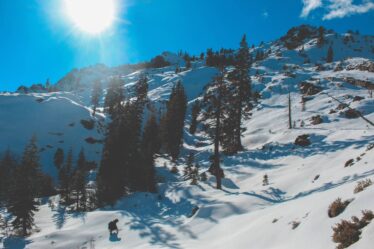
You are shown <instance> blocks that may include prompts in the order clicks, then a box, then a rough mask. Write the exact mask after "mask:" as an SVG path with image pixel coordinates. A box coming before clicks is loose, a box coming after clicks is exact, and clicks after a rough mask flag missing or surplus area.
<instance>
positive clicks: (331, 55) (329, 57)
mask: <svg viewBox="0 0 374 249" xmlns="http://www.w3.org/2000/svg"><path fill="white" fill-rule="evenodd" d="M333 60H334V51H333V50H332V46H330V47H329V49H328V50H327V57H326V62H327V63H331V62H333Z"/></svg>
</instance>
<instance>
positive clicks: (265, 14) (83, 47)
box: [0, 0, 374, 91]
mask: <svg viewBox="0 0 374 249" xmlns="http://www.w3.org/2000/svg"><path fill="white" fill-rule="evenodd" d="M61 1H63V0H9V1H8V0H0V32H1V35H0V91H1V90H15V89H16V88H17V87H18V86H19V85H21V84H24V85H30V84H32V83H38V82H41V83H44V82H45V81H46V79H47V78H50V79H51V81H52V82H53V83H55V82H56V81H57V80H58V79H60V78H61V77H62V76H63V75H65V74H66V73H67V72H69V71H70V70H71V69H73V68H80V67H84V66H88V65H93V64H96V63H105V64H107V65H109V66H113V65H120V64H125V63H135V62H139V61H144V60H148V59H150V58H151V57H153V56H155V55H157V54H159V53H160V52H162V51H178V50H180V49H182V50H185V51H188V52H189V53H191V54H198V53H200V52H202V51H205V50H206V48H209V47H212V48H214V49H219V48H221V47H226V48H236V47H237V46H238V42H239V41H240V38H241V36H242V35H243V33H246V34H247V36H248V41H249V43H250V44H252V43H254V44H258V43H259V42H261V41H270V40H273V39H276V38H278V37H280V36H281V35H283V34H284V33H285V32H286V31H287V30H288V29H289V28H290V27H292V26H296V25H299V24H302V23H306V24H312V25H317V26H319V25H324V26H326V27H327V28H332V29H334V30H336V31H339V32H344V31H346V30H348V29H352V30H359V31H360V32H361V33H363V34H370V35H374V32H373V31H374V27H373V26H374V25H373V24H374V14H373V6H371V5H370V4H372V3H371V2H370V1H367V0H366V1H365V0H362V1H353V0H352V1H351V5H350V6H345V8H346V9H343V13H344V14H342V16H334V12H333V11H334V8H335V9H339V8H342V7H341V6H336V5H333V4H334V3H333V2H334V0H332V1H331V0H326V1H324V0H304V3H307V4H308V3H309V4H311V5H310V6H313V4H315V3H317V5H318V3H319V5H318V7H319V8H316V9H313V8H312V10H311V11H307V14H308V15H305V14H304V16H303V17H301V13H302V11H303V7H307V6H306V5H304V4H303V0H282V1H279V0H230V1H229V0H118V2H119V3H120V4H121V6H122V7H121V14H120V16H119V20H118V21H117V22H116V25H115V26H114V27H113V29H111V30H110V31H108V32H105V33H103V34H101V35H100V36H89V35H86V34H84V33H81V32H77V31H74V30H73V28H72V27H71V23H69V21H68V20H64V18H65V17H64V16H63V15H62V14H61V13H62V12H63V10H62V9H61V7H60V6H61V3H60V2H61ZM129 1H131V2H129ZM336 2H337V1H336ZM348 2H349V1H348ZM360 4H361V5H365V4H366V7H367V8H366V9H365V8H364V9H365V10H364V11H361V12H362V13H356V12H357V11H355V6H357V5H360ZM361 9H362V8H361ZM305 11H306V10H305V9H304V12H305ZM344 11H345V12H344ZM328 14H330V16H328ZM65 19H66V18H65Z"/></svg>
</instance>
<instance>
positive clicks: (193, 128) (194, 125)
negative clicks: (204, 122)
mask: <svg viewBox="0 0 374 249" xmlns="http://www.w3.org/2000/svg"><path fill="white" fill-rule="evenodd" d="M200 111H201V107H200V102H199V101H198V100H196V101H195V102H194V103H193V105H192V111H191V112H192V113H191V125H190V133H191V134H195V132H196V128H197V117H198V116H199V114H200Z"/></svg>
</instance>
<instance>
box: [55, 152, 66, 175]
mask: <svg viewBox="0 0 374 249" xmlns="http://www.w3.org/2000/svg"><path fill="white" fill-rule="evenodd" d="M53 163H54V165H55V167H56V169H57V170H58V171H59V170H60V169H61V167H62V164H63V163H64V151H63V150H62V149H61V148H58V149H57V150H56V152H55V155H54V158H53Z"/></svg>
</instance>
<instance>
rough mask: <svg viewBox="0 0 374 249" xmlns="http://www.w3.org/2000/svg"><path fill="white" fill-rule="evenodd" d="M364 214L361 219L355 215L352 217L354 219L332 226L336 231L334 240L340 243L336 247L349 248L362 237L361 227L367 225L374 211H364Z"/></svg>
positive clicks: (338, 248) (340, 248) (339, 248)
mask: <svg viewBox="0 0 374 249" xmlns="http://www.w3.org/2000/svg"><path fill="white" fill-rule="evenodd" d="M362 215H363V217H362V218H361V220H360V219H358V218H357V217H356V216H353V217H352V218H351V219H352V221H348V220H342V221H341V222H340V223H338V224H336V225H335V227H333V228H332V229H333V231H334V234H333V236H332V240H333V241H334V242H335V243H339V245H338V246H337V247H336V248H337V249H343V248H347V247H349V246H350V245H352V244H354V243H355V242H357V241H358V240H359V239H360V235H361V229H362V228H364V227H365V226H367V225H368V224H369V223H370V222H371V220H372V219H373V218H374V214H373V212H372V211H368V210H365V211H362Z"/></svg>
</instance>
